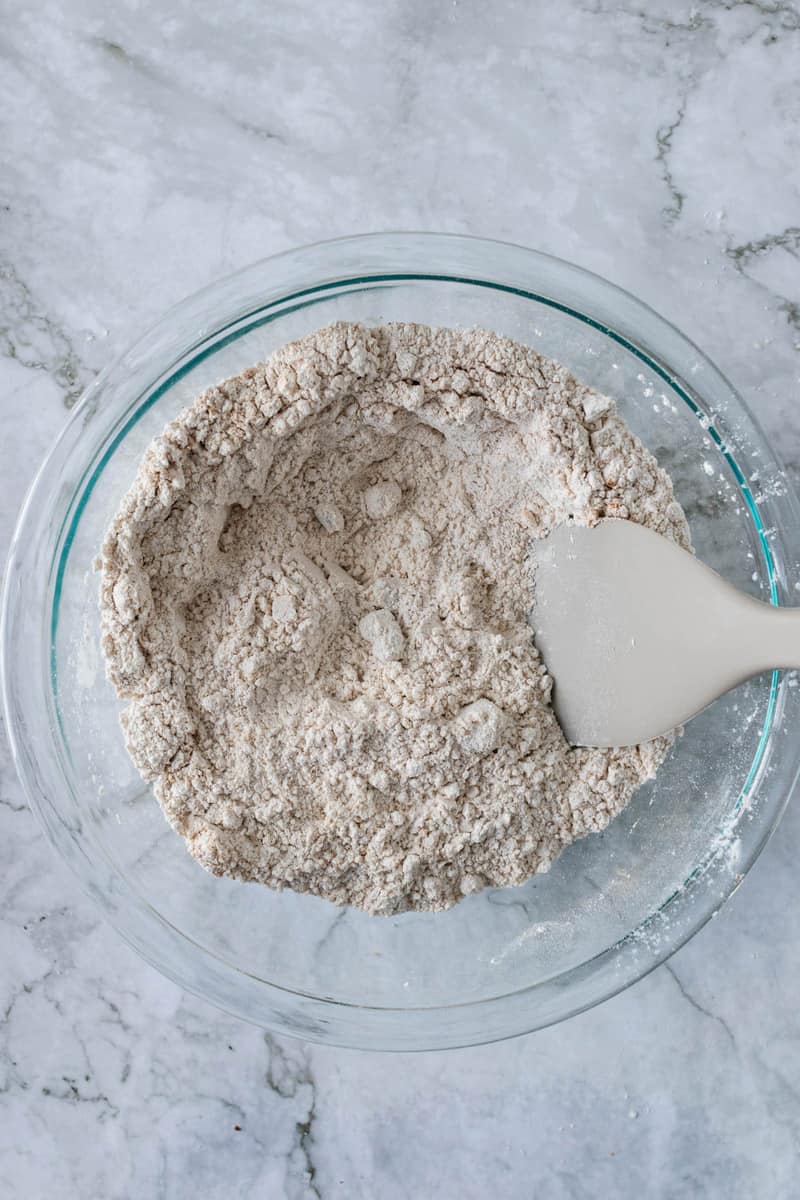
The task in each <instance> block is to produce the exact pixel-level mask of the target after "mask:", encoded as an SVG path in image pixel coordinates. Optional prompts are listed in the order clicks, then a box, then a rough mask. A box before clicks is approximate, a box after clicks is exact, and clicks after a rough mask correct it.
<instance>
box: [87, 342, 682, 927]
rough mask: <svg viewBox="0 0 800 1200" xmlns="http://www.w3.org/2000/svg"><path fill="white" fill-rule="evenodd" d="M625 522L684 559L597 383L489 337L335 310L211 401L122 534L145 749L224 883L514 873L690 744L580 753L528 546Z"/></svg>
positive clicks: (350, 883) (149, 477)
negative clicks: (561, 527) (581, 526)
mask: <svg viewBox="0 0 800 1200" xmlns="http://www.w3.org/2000/svg"><path fill="white" fill-rule="evenodd" d="M604 516H605V517H608V516H618V517H627V518H630V519H632V520H634V521H638V522H641V523H642V524H644V525H648V526H649V527H650V528H652V529H655V530H657V531H658V532H659V533H662V534H665V535H666V536H667V537H670V538H673V539H674V540H675V541H677V542H679V543H680V544H681V545H684V546H686V545H688V529H687V525H686V521H685V518H684V515H683V512H682V510H681V508H680V507H679V505H678V504H677V503H676V501H675V499H674V496H673V492H672V487H671V484H670V480H669V478H668V476H667V475H666V474H665V473H664V472H663V471H662V470H660V468H659V467H658V465H657V464H656V462H655V460H654V459H653V457H652V455H650V453H649V452H648V451H647V450H645V448H644V447H643V446H642V445H641V443H640V442H638V441H637V440H636V438H635V437H634V436H633V435H632V434H631V432H630V431H629V430H628V428H627V427H626V426H625V424H624V423H623V422H622V420H621V419H620V418H619V417H618V416H617V415H616V413H615V411H614V406H613V404H612V403H611V401H609V400H608V399H606V398H605V397H603V396H601V395H599V394H598V393H597V392H595V391H592V390H591V389H589V388H587V387H585V386H583V385H582V384H580V383H579V382H577V381H576V379H575V378H573V377H572V376H571V375H570V374H569V372H568V371H567V370H566V369H565V368H563V367H561V366H559V365H558V364H557V363H555V362H552V361H549V360H547V359H544V358H542V357H541V356H539V355H538V354H536V353H535V352H534V351H533V350H531V349H529V348H527V347H525V346H521V345H518V344H516V343H515V342H513V341H509V340H508V339H506V338H502V337H498V336H496V335H495V334H493V333H489V332H486V331H483V330H475V329H473V330H468V331H464V330H454V329H431V328H428V327H426V326H421V325H399V324H398V325H387V326H385V327H382V328H377V329H368V328H365V327H363V326H360V325H354V324H343V323H342V324H336V325H332V326H330V327H328V328H325V329H322V330H320V331H318V332H316V333H314V334H311V335H309V336H308V337H306V338H304V339H303V340H301V341H298V342H295V343H293V344H291V345H287V346H284V347H283V348H282V349H280V350H278V351H276V352H275V353H274V354H273V355H272V356H271V357H270V359H269V360H268V361H267V362H265V363H263V364H260V365H258V366H255V367H253V368H252V369H250V370H247V371H244V372H243V373H242V374H241V375H239V376H237V377H236V378H234V379H230V380H228V381H227V382H226V383H223V384H220V385H219V386H218V387H212V388H210V389H209V390H208V391H207V392H205V393H204V394H203V395H202V396H200V397H199V398H198V400H197V401H196V402H195V403H194V404H193V405H192V407H190V408H188V409H187V410H185V411H184V412H183V413H181V415H180V416H179V417H178V418H177V419H176V420H175V421H173V422H172V424H171V425H169V426H168V427H167V428H166V429H165V431H164V432H163V434H162V435H161V436H160V437H158V438H157V439H156V440H155V442H154V443H153V444H152V446H151V447H150V449H149V450H148V451H147V453H146V455H145V457H144V460H143V462H142V464H141V467H140V469H139V472H138V475H137V477H136V480H135V483H134V485H133V487H132V489H131V490H130V492H129V493H128V495H127V496H126V497H125V499H124V501H123V503H122V505H121V507H120V509H119V512H118V513H117V516H116V518H115V520H114V522H113V524H112V527H111V529H110V531H109V534H108V536H107V538H106V541H105V543H104V545H103V549H102V556H101V560H100V564H101V567H102V586H101V614H102V627H103V649H104V653H105V656H106V661H107V666H108V672H109V675H110V678H111V680H112V681H113V683H114V685H115V687H116V690H117V692H118V694H119V695H120V696H121V697H123V698H124V699H126V700H128V701H130V703H129V705H128V707H127V709H126V710H125V711H124V713H123V715H122V723H123V727H124V731H125V735H126V741H127V745H128V749H129V751H130V754H131V756H132V758H133V760H134V762H135V764H136V766H137V768H138V769H139V771H140V772H141V774H142V775H143V776H144V778H145V779H148V780H153V781H154V782H155V792H156V795H157V797H158V799H159V801H160V803H161V805H162V807H163V809H164V812H165V813H166V815H167V817H168V818H169V820H170V822H171V823H172V825H173V826H174V827H175V829H176V830H177V831H178V832H179V833H180V834H182V835H183V837H184V838H185V839H186V843H187V845H188V848H189V850H190V852H191V853H192V854H193V855H194V856H195V858H197V859H198V860H199V862H200V863H202V864H203V866H204V867H206V868H207V869H208V870H209V871H212V872H213V873H215V874H218V875H230V876H234V877H235V878H238V879H248V880H258V881H260V882H262V883H264V884H267V885H269V886H270V887H275V888H281V887H291V888H294V889H295V890H297V891H307V892H313V893H316V894H317V895H319V896H324V897H326V898H327V899H329V900H332V901H334V902H335V903H337V904H352V905H357V906H358V907H360V908H363V909H366V910H367V911H369V912H374V913H393V912H399V911H402V910H404V909H444V908H448V907H449V906H451V905H453V904H455V903H456V902H457V901H458V900H459V899H460V898H461V897H462V896H464V895H467V894H469V893H471V892H476V891H478V890H480V889H481V888H483V887H487V886H495V887H496V886H505V885H512V884H519V883H522V882H523V881H524V880H525V879H527V878H528V877H529V876H530V875H531V874H532V873H533V872H535V871H541V870H545V869H546V868H547V867H548V866H549V864H550V863H551V862H552V860H553V859H554V858H555V856H556V855H557V854H558V853H559V852H560V851H561V850H562V849H563V848H564V847H565V846H567V845H568V844H569V843H570V842H572V841H573V840H574V839H575V838H577V837H580V836H582V835H583V834H586V833H588V832H590V831H592V830H600V829H603V828H604V827H605V826H606V825H607V824H608V822H609V821H610V820H611V818H612V817H614V816H615V815H616V814H617V813H618V812H619V811H620V810H621V809H622V808H623V807H624V805H625V804H626V803H627V802H628V800H629V799H630V797H631V795H632V793H633V792H634V790H635V789H636V788H637V787H638V786H639V784H641V783H642V782H643V781H644V780H646V779H648V778H649V777H651V776H652V775H653V774H654V772H655V771H656V769H657V768H658V766H659V764H660V763H661V761H662V760H663V758H664V755H665V754H666V752H667V750H668V748H669V744H670V740H669V739H668V738H661V739H658V740H657V741H654V742H651V743H648V744H647V745H645V746H641V747H638V748H628V749H621V750H585V749H580V750H575V749H572V748H571V747H570V746H569V745H568V744H567V742H566V741H565V739H564V737H563V735H562V733H561V730H560V728H559V726H558V723H557V722H556V719H555V717H554V715H553V711H552V709H551V707H550V703H549V697H550V691H551V680H550V678H549V676H548V675H547V672H546V669H545V666H544V665H543V663H542V661H541V659H540V658H539V655H538V654H537V651H536V647H535V645H534V641H533V636H532V631H531V627H530V625H529V624H528V620H527V617H528V613H529V610H530V607H531V595H532V589H533V587H534V580H533V578H532V564H531V556H530V553H529V550H530V545H531V539H533V538H538V537H542V536H544V535H545V534H546V533H547V532H548V531H549V530H550V529H551V528H552V527H553V526H554V525H555V524H556V523H558V522H562V521H568V520H574V521H579V522H588V523H591V522H594V521H596V520H597V519H598V518H600V517H604Z"/></svg>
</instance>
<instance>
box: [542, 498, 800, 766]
mask: <svg viewBox="0 0 800 1200" xmlns="http://www.w3.org/2000/svg"><path fill="white" fill-rule="evenodd" d="M534 556H535V564H536V567H535V569H536V588H535V600H534V607H533V616H532V622H533V627H534V632H535V637H536V644H537V646H538V647H539V650H540V651H541V653H542V656H543V658H544V661H545V663H546V665H547V668H548V670H549V672H550V674H551V675H552V677H553V681H554V688H553V704H554V707H555V712H556V716H557V717H558V720H559V722H560V724H561V727H562V729H563V730H564V733H565V735H566V737H567V739H568V740H569V741H570V742H571V743H572V744H573V745H576V746H632V745H636V744H637V743H638V742H644V741H647V740H648V739H649V738H652V737H656V736H657V735H658V734H661V733H667V732H668V731H669V730H671V729H674V728H675V727H676V726H677V725H681V724H683V722H684V721H687V720H688V719H689V718H690V717H692V716H694V715H695V714H696V713H698V712H700V711H701V709H703V708H705V707H706V705H707V704H710V703H711V701H712V700H715V699H716V698H717V697H718V696H721V695H722V694H723V692H727V691H728V690H729V689H730V688H732V687H735V686H736V684H738V683H741V682H742V681H743V680H744V679H748V678H749V677H750V676H751V675H758V674H759V673H760V672H762V671H767V670H771V669H772V668H775V667H800V608H798V609H793V608H776V607H774V606H772V605H769V604H765V603H762V602H761V601H760V600H754V599H753V598H752V597H751V596H746V595H744V593H742V592H739V591H737V590H736V588H734V587H732V586H731V585H730V584H729V583H726V582H725V580H724V579H721V578H720V577H719V575H717V574H716V573H715V572H714V571H712V570H711V568H710V567H707V566H705V565H704V564H703V563H702V562H699V561H698V560H697V559H696V558H695V557H694V556H693V555H691V554H689V553H688V552H687V551H685V550H681V549H680V547H679V546H676V545H675V544H674V543H673V542H671V541H668V540H667V539H666V538H663V537H661V536H660V535H659V534H657V533H653V532H651V531H650V530H649V529H645V528H643V527H642V526H641V525H635V524H634V523H633V522H631V521H621V520H606V521H601V522H600V523H599V524H598V525H595V526H593V527H591V528H587V527H586V526H582V525H571V524H569V525H561V526H559V527H558V528H557V529H555V530H554V531H553V532H552V533H551V534H550V536H549V537H548V538H546V539H545V540H544V541H542V542H539V543H536V544H535V549H534Z"/></svg>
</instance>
